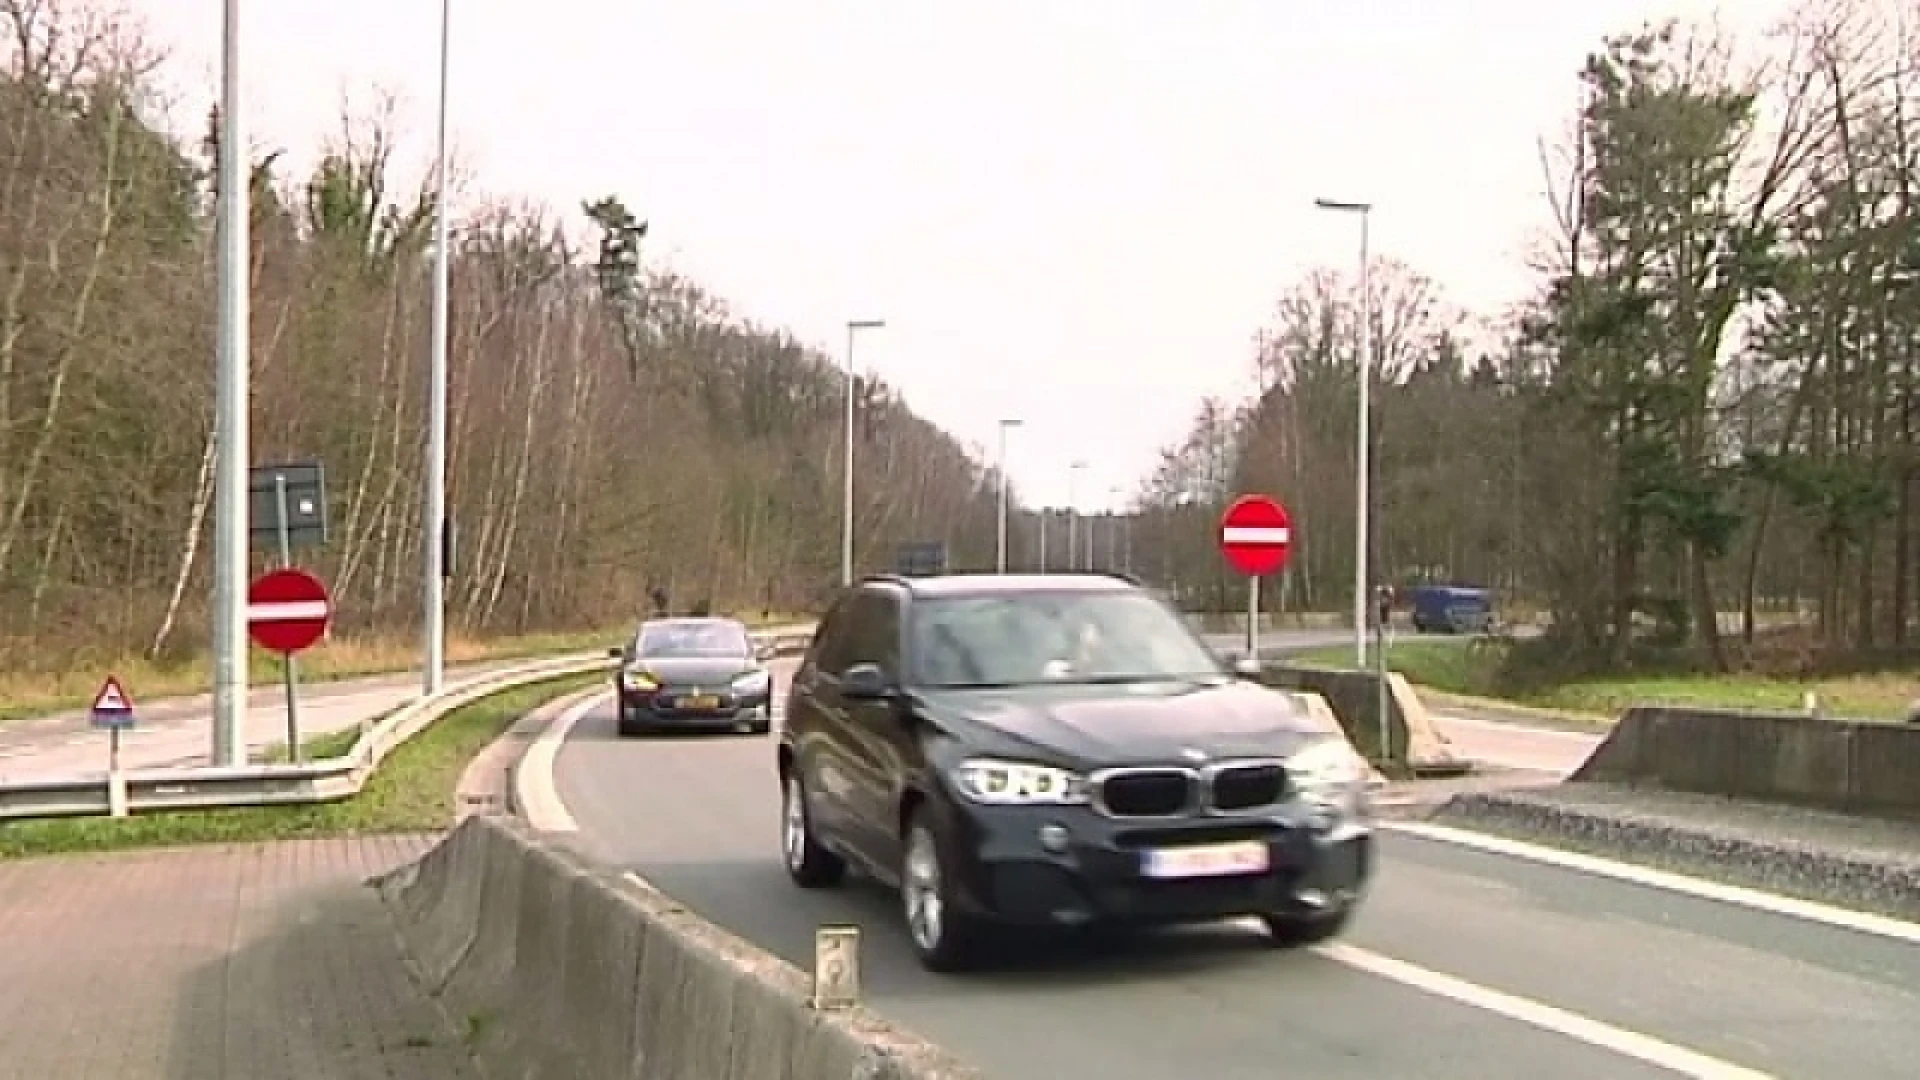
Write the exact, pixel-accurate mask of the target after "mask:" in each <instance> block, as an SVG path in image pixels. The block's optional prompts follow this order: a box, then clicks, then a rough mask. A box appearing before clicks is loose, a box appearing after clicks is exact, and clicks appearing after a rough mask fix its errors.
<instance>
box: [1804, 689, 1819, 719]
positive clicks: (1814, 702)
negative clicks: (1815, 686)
mask: <svg viewBox="0 0 1920 1080" xmlns="http://www.w3.org/2000/svg"><path fill="white" fill-rule="evenodd" d="M1800 707H1801V708H1802V709H1803V710H1805V711H1806V714H1807V718H1808V719H1809V720H1818V719H1820V695H1819V694H1817V693H1814V692H1813V691H1812V690H1809V691H1807V692H1806V693H1804V694H1802V695H1800Z"/></svg>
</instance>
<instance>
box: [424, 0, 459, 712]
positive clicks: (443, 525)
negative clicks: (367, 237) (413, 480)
mask: <svg viewBox="0 0 1920 1080" xmlns="http://www.w3.org/2000/svg"><path fill="white" fill-rule="evenodd" d="M452 30H453V0H440V104H439V113H440V115H439V119H438V121H437V124H438V128H439V130H438V131H437V133H436V134H435V137H434V138H435V147H434V179H433V184H434V197H433V198H434V202H433V316H432V329H431V331H430V335H429V336H430V337H431V339H432V340H431V344H430V346H429V349H428V357H427V497H426V500H425V505H424V506H423V508H422V510H421V515H422V517H423V518H425V520H424V521H423V522H421V529H422V532H423V533H424V535H425V540H426V543H425V544H424V545H423V546H424V547H425V551H424V552H422V554H424V555H425V556H426V566H425V568H424V569H425V577H424V579H423V580H422V582H421V585H422V589H421V595H422V597H423V598H424V599H423V603H424V605H425V612H424V614H425V620H424V628H425V637H426V642H425V645H426V650H425V651H426V657H425V662H424V663H423V665H422V667H423V668H424V669H425V670H424V672H423V676H424V678H423V682H424V684H425V689H426V692H427V693H429V694H437V693H439V692H440V683H441V679H442V678H443V677H444V675H445V669H446V645H447V605H446V591H445V590H446V581H447V288H448V284H447V279H448V266H449V264H450V263H451V261H452V254H451V253H450V252H449V251H448V250H447V249H448V248H449V247H450V246H452V232H453V230H452V226H451V225H449V223H448V221H447V219H448V216H449V215H448V213H447V70H448V66H449V65H448V60H449V53H450V49H449V45H450V44H451V41H452Z"/></svg>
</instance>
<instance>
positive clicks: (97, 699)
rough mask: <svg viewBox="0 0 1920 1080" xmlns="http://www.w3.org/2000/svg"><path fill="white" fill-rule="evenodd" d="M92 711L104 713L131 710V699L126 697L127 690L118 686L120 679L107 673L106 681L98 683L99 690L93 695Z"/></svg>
mask: <svg viewBox="0 0 1920 1080" xmlns="http://www.w3.org/2000/svg"><path fill="white" fill-rule="evenodd" d="M93 711H94V712H104V713H124V712H132V711H133V699H131V698H129V697H127V692H126V691H125V690H123V689H121V688H120V680H119V679H116V678H114V677H113V676H111V675H109V676H107V681H106V682H104V683H101V684H100V692H99V693H97V694H95V695H93Z"/></svg>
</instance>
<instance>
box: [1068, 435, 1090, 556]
mask: <svg viewBox="0 0 1920 1080" xmlns="http://www.w3.org/2000/svg"><path fill="white" fill-rule="evenodd" d="M1086 467H1087V463H1086V462H1084V461H1076V462H1074V463H1073V464H1072V465H1070V466H1068V467H1067V569H1068V570H1078V569H1080V474H1081V473H1082V472H1083V471H1085V470H1086Z"/></svg>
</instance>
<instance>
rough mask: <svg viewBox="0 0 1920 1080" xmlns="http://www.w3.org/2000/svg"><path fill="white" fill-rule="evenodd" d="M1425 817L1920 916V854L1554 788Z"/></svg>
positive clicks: (1469, 796)
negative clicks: (1741, 830)
mask: <svg viewBox="0 0 1920 1080" xmlns="http://www.w3.org/2000/svg"><path fill="white" fill-rule="evenodd" d="M1426 820H1427V821H1429V822H1431V823H1433V824H1436V825H1452V826H1456V827H1460V828H1468V829H1474V830H1477V831H1480V832H1486V833H1492V834H1494V835H1497V836H1504V837H1507V838H1509V839H1514V840H1528V841H1535V842H1540V843H1546V844H1550V845H1552V846H1554V847H1560V848H1564V849H1567V850H1571V851H1577V852H1580V853H1582V854H1587V855H1597V856H1602V857H1607V858H1614V859H1620V860H1622V861H1625V862H1631V863H1638V864H1640V865H1643V866H1649V867H1653V868H1655V869H1660V870H1668V871H1672V872H1675V873H1682V874H1687V875H1689V876H1692V877H1698V878H1704V879H1707V880H1711V881H1718V882H1721V883H1722V884H1727V885H1738V886H1743V887H1746V888H1751V889H1761V890H1765V891H1768V892H1774V893H1779V894H1781V895H1784V896H1790V897H1794V898H1796V899H1801V900H1810V901H1814V902H1816V903H1823V904H1832V905H1835V906H1838V907H1848V908H1854V909H1857V910H1860V911H1866V912H1871V913H1874V914H1877V915H1885V916H1889V917H1892V918H1896V919H1905V920H1920V857H1916V858H1915V859H1914V860H1913V861H1911V862H1909V863H1905V864H1902V863H1900V862H1895V861H1889V860H1884V859H1875V858H1870V857H1866V856H1862V855H1853V854H1847V853H1844V852H1839V851H1832V850H1826V849H1821V848H1815V847H1813V846H1810V845H1807V844H1802V843H1796V842H1793V841H1788V840H1765V839H1758V838H1753V837H1743V836H1736V835H1731V834H1729V833H1726V832H1721V831H1716V830H1713V829H1710V828H1707V827H1704V826H1701V825H1699V824H1696V823H1693V822H1686V821H1681V820H1678V819H1675V818H1672V817H1668V816H1663V815H1660V814H1658V813H1657V812H1653V811H1646V810H1631V811H1625V810H1623V811H1611V812H1609V811H1603V810H1597V809H1593V808H1588V807H1578V806H1570V805H1568V804H1566V803H1565V802H1562V801H1560V800H1557V799H1555V798H1554V797H1553V795H1552V794H1551V793H1549V792H1524V791H1502V792H1466V793H1462V794H1459V795H1455V796H1454V797H1453V798H1451V799H1449V800H1447V802H1446V803H1445V804H1444V805H1442V806H1441V807H1440V808H1439V809H1438V810H1437V811H1435V812H1434V813H1432V814H1431V815H1428V816H1427V817H1426Z"/></svg>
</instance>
